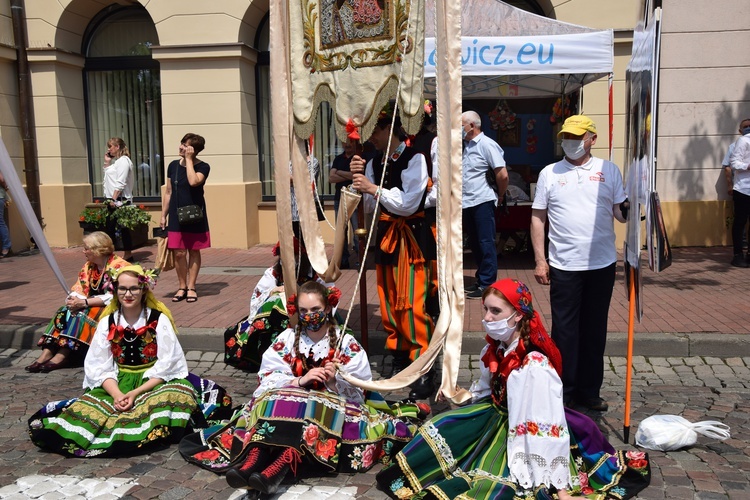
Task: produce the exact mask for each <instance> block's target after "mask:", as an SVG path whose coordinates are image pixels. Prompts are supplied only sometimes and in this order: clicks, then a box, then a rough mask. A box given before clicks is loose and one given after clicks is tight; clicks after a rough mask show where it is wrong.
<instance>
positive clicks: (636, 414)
mask: <svg viewBox="0 0 750 500" xmlns="http://www.w3.org/2000/svg"><path fill="white" fill-rule="evenodd" d="M54 252H55V256H56V258H57V260H58V262H59V264H60V267H61V269H62V272H63V274H64V275H65V276H66V278H67V279H68V281H70V282H71V283H72V282H73V280H74V279H75V276H76V274H77V272H78V270H79V269H80V267H81V265H82V263H83V256H82V252H81V249H80V248H73V249H56V250H55V251H54ZM153 252H154V248H153V247H150V248H146V249H142V250H139V251H136V252H135V255H136V257H137V258H138V259H140V260H141V261H143V262H144V263H145V264H146V265H148V264H149V263H152V262H153ZM203 255H204V258H203V263H204V267H203V271H202V273H201V277H200V279H199V283H198V293H199V294H200V299H199V300H198V302H196V303H195V304H187V303H185V302H181V303H177V304H172V303H170V302H169V298H170V297H171V294H172V293H173V292H174V290H175V289H176V288H177V281H176V276H175V274H174V273H173V272H171V273H166V274H165V275H164V276H163V277H162V279H161V280H160V282H159V285H158V287H157V289H156V293H157V296H158V297H160V298H161V299H163V300H165V302H167V303H168V305H169V306H170V307H171V308H172V311H173V312H174V315H175V319H176V321H177V324H178V326H179V328H180V340H181V342H182V343H183V346H184V347H185V350H186V352H187V357H188V360H189V364H190V367H191V369H192V370H193V371H194V372H195V373H197V374H199V375H202V376H206V377H209V378H212V379H214V380H216V381H217V382H219V383H220V384H222V385H224V386H225V387H226V388H227V389H228V390H229V391H230V393H231V394H232V396H233V397H234V399H235V403H236V404H241V403H243V402H245V401H246V400H248V399H249V397H250V395H251V393H252V391H253V389H254V388H255V386H256V384H257V381H256V376H255V375H253V374H247V373H244V372H241V371H238V370H235V369H234V368H231V367H228V366H226V365H225V364H224V363H223V362H222V359H221V354H220V352H221V351H222V350H223V346H222V339H223V335H222V333H223V330H224V329H225V328H226V327H227V326H229V325H230V324H232V323H233V322H236V321H237V320H239V319H240V318H241V317H242V316H243V315H244V314H245V311H246V309H247V307H248V301H249V294H250V291H251V290H252V289H253V287H254V286H255V283H256V281H257V280H258V277H259V276H260V275H261V274H262V272H263V271H264V270H265V268H266V267H268V266H269V265H271V263H272V261H273V256H272V255H271V253H270V246H258V247H254V248H252V249H249V250H226V249H210V250H208V251H205V252H204V254H203ZM727 255H728V251H727V250H726V249H713V248H708V249H706V248H689V249H676V250H675V263H674V264H673V266H672V267H671V268H669V269H667V270H666V271H665V272H664V273H661V274H658V275H657V274H653V273H651V272H650V271H648V270H646V271H645V272H644V295H643V297H644V304H645V314H646V315H645V317H644V321H643V322H642V323H640V324H636V325H635V331H636V332H637V335H636V346H635V347H636V353H641V354H642V355H639V356H636V357H635V359H634V382H633V393H632V394H633V396H632V397H633V399H632V428H631V441H632V439H633V436H634V435H635V432H636V430H637V425H638V423H639V422H640V421H641V420H642V419H643V418H645V417H647V416H650V415H653V414H656V413H670V414H679V415H682V416H684V417H686V418H688V419H689V420H691V421H698V420H705V419H716V420H720V421H723V422H725V423H726V424H728V425H729V426H730V427H731V429H732V438H731V439H729V440H727V441H724V442H718V441H712V440H709V439H707V438H700V439H699V443H698V444H697V445H696V446H694V447H693V448H690V449H688V450H685V451H680V452H672V453H659V452H653V453H651V457H652V467H653V480H652V483H651V486H650V487H649V488H648V489H647V490H645V491H644V492H643V493H642V494H641V495H640V498H647V499H656V498H679V499H683V498H700V499H713V498H717V499H718V498H737V499H744V498H750V486H748V485H750V451H749V450H750V444H749V443H750V422H748V419H749V418H750V417H749V415H750V389H749V388H748V385H749V384H750V382H749V381H750V344H749V343H748V341H750V335H748V332H749V330H750V308H748V307H747V297H748V296H749V295H748V292H750V279H748V278H749V277H750V273H748V271H747V270H743V269H737V268H732V267H729V265H728V264H727V260H728V259H727ZM467 257H470V256H467ZM500 269H501V274H507V275H509V276H517V277H518V278H519V279H521V280H523V281H525V282H526V283H527V284H529V286H530V287H531V289H532V293H533V294H534V297H535V301H536V304H537V307H538V309H539V310H540V311H541V312H542V313H543V316H544V318H545V321H546V322H547V323H548V324H549V299H548V289H547V288H545V287H542V286H540V285H537V284H536V283H535V282H534V279H533V262H532V261H531V260H530V257H529V256H528V255H526V256H510V257H507V258H503V259H501V261H500ZM0 272H1V275H2V278H1V279H2V281H0V382H2V383H3V386H4V387H6V388H9V390H7V391H6V392H4V393H3V394H2V395H0V498H19V499H20V498H41V499H44V500H47V499H50V500H51V499H57V498H62V497H63V495H70V494H73V493H77V494H78V495H79V496H78V497H77V498H102V499H104V498H107V499H113V498H128V499H130V498H133V499H146V498H161V499H165V500H166V499H177V498H190V499H193V498H197V499H200V498H219V499H222V498H240V497H242V496H243V492H242V491H239V490H233V489H231V488H229V487H228V486H227V484H226V481H225V480H224V479H223V478H222V477H219V476H215V475H214V474H212V473H210V472H207V471H203V470H201V469H199V468H197V467H195V466H193V465H190V464H188V463H186V462H185V461H184V460H183V459H182V458H181V457H180V455H179V453H178V451H177V447H176V446H172V447H171V448H169V449H167V450H163V451H159V452H155V453H152V454H150V455H148V456H141V457H131V458H120V459H91V460H80V459H67V458H63V457H61V456H58V455H53V454H48V453H43V452H40V451H38V450H37V449H36V447H34V445H33V444H32V443H31V442H30V441H29V439H28V435H27V433H26V421H27V419H28V418H29V417H30V416H31V415H32V414H33V413H34V412H35V411H36V410H38V408H39V407H40V405H42V404H44V403H45V402H47V401H51V400H55V399H63V398H69V397H74V396H77V395H79V394H80V392H81V380H82V370H81V369H80V368H78V369H70V370H65V373H64V375H65V377H60V376H59V375H58V374H60V373H62V372H58V374H55V375H44V374H29V373H27V372H25V371H24V370H23V367H24V366H26V365H27V364H29V363H31V361H32V360H33V359H34V357H35V355H36V354H35V352H34V351H33V350H31V348H32V346H33V344H34V343H35V340H36V339H37V338H38V335H39V333H40V331H41V330H42V329H43V327H44V325H45V324H46V323H47V321H49V318H50V317H51V316H52V314H53V313H54V311H55V310H56V309H57V308H58V307H59V306H60V305H61V304H62V302H63V299H64V296H65V293H64V291H63V290H62V288H61V287H60V286H59V285H58V284H57V283H56V281H55V279H54V276H53V274H52V272H51V271H50V269H49V267H48V266H47V264H46V262H45V261H44V259H43V258H42V256H41V255H38V254H37V255H32V256H26V257H24V256H16V257H12V258H10V259H4V260H3V261H2V262H0ZM472 274H473V270H471V269H467V270H466V271H465V275H466V276H467V277H468V276H471V275H472ZM621 275H622V273H621V269H620V279H619V280H618V283H617V285H616V287H615V291H614V297H613V303H612V308H611V311H610V324H609V331H610V340H609V342H608V353H609V354H610V355H609V356H608V357H607V358H606V366H607V371H606V378H605V384H604V388H603V396H604V397H605V398H606V399H607V400H608V401H609V402H610V405H611V406H610V407H611V409H610V411H609V412H608V413H606V414H604V415H598V414H592V417H595V418H596V419H597V421H598V423H599V425H600V428H601V429H602V430H603V431H604V432H605V433H606V434H607V435H608V438H609V439H610V441H611V442H612V443H613V445H615V447H618V448H621V447H624V446H625V445H624V443H622V422H623V403H622V401H623V399H624V373H625V360H624V358H623V355H624V353H625V350H624V332H625V331H626V330H627V302H626V300H625V290H624V286H623V283H622V279H621ZM355 280H356V272H355V271H353V270H347V271H344V274H343V276H342V277H341V279H339V280H338V283H337V285H338V286H339V287H340V288H341V289H342V292H343V297H344V299H345V300H346V299H347V298H349V297H351V295H352V291H353V288H354V282H355ZM367 290H368V318H369V319H368V321H369V324H370V352H371V354H372V355H371V361H372V363H373V372H374V373H375V374H376V375H377V374H378V373H380V372H381V371H383V368H384V367H383V356H382V333H379V331H380V329H381V328H382V326H381V325H380V323H379V321H380V319H379V311H378V305H377V295H376V291H375V279H374V272H373V271H368V273H367ZM342 307H343V308H344V309H345V308H346V307H347V305H343V303H342ZM480 308H481V304H480V301H477V300H467V302H466V313H465V328H464V329H465V334H464V349H463V352H464V354H463V356H462V361H461V372H460V374H459V383H460V384H461V385H462V386H464V387H468V385H469V383H470V381H471V380H472V378H473V377H475V376H477V373H476V368H477V367H478V360H477V359H476V356H477V354H478V352H479V346H481V344H482V342H483V341H482V336H483V335H482V334H481V332H480V330H481V309H480ZM351 326H352V327H353V329H354V330H355V332H359V331H360V328H359V305H358V304H355V305H354V310H353V314H352V321H351ZM644 354H645V355H646V357H644ZM385 368H386V369H387V366H386V367H385ZM53 376H54V378H50V377H53ZM50 382H51V383H50ZM405 395H406V391H398V392H395V393H392V394H389V395H387V396H388V397H389V398H391V399H399V398H402V397H404V396H405ZM445 408H446V406H445V404H442V405H436V406H433V409H434V411H435V412H439V411H441V410H443V409H445ZM378 470H379V468H375V469H374V470H373V471H370V472H369V473H367V474H360V475H353V476H347V475H341V476H338V477H336V476H331V477H323V478H317V479H308V480H305V481H302V482H301V483H299V484H298V485H295V486H291V487H288V488H287V489H285V490H284V491H283V492H282V493H280V494H279V495H276V497H275V498H283V499H285V500H293V499H307V498H311V499H312V498H365V499H368V498H370V499H383V498H386V497H385V495H384V494H383V493H382V492H380V491H378V490H377V489H376V488H375V486H374V474H376V473H377V471H378ZM73 483H75V485H74V486H71V484H73Z"/></svg>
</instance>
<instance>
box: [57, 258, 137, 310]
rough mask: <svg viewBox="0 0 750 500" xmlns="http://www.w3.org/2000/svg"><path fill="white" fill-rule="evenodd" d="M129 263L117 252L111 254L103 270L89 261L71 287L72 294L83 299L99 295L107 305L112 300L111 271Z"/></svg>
mask: <svg viewBox="0 0 750 500" xmlns="http://www.w3.org/2000/svg"><path fill="white" fill-rule="evenodd" d="M129 265H130V263H129V262H128V261H126V260H125V259H123V258H122V257H120V256H118V255H115V254H112V255H110V256H109V258H108V259H107V262H106V263H105V264H104V269H102V270H100V269H98V268H97V266H95V265H94V264H92V263H91V262H88V261H87V262H86V263H85V264H84V265H83V267H82V268H81V271H80V272H79V273H78V279H77V280H76V282H75V284H74V285H73V287H72V288H71V294H73V295H76V296H78V297H80V298H82V299H87V298H91V297H99V298H100V299H102V300H103V301H104V305H105V306H106V305H107V304H109V302H110V301H111V300H112V280H111V278H110V275H109V272H110V271H111V270H113V269H119V268H121V267H125V266H129Z"/></svg>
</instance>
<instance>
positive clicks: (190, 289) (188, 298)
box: [185, 288, 198, 304]
mask: <svg viewBox="0 0 750 500" xmlns="http://www.w3.org/2000/svg"><path fill="white" fill-rule="evenodd" d="M188 292H195V297H191V296H189V295H188V294H187V293H188ZM185 302H187V303H188V304H192V303H193V302H198V292H197V291H196V290H195V288H188V289H187V291H185Z"/></svg>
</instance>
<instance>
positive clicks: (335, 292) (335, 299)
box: [286, 286, 341, 317]
mask: <svg viewBox="0 0 750 500" xmlns="http://www.w3.org/2000/svg"><path fill="white" fill-rule="evenodd" d="M340 299H341V290H340V289H339V288H338V287H335V286H331V287H327V288H326V302H327V303H328V305H329V306H331V307H336V306H338V305H339V300H340ZM286 312H287V314H288V315H289V317H292V316H294V315H295V314H297V294H296V293H295V294H292V295H290V296H289V298H288V299H286Z"/></svg>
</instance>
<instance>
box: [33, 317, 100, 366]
mask: <svg viewBox="0 0 750 500" xmlns="http://www.w3.org/2000/svg"><path fill="white" fill-rule="evenodd" d="M103 310H104V308H103V307H88V308H86V309H83V310H82V311H80V312H79V313H74V314H71V312H70V310H68V308H67V307H66V306H62V307H61V308H60V309H58V310H57V312H56V313H55V315H54V316H53V317H52V320H51V321H50V322H49V324H48V325H47V329H46V330H45V331H44V334H43V335H42V338H40V339H39V342H38V343H37V345H38V346H39V347H42V348H44V347H49V348H52V349H57V348H59V347H67V348H69V349H70V350H71V351H72V352H73V353H74V354H75V355H77V356H78V357H79V358H80V359H81V360H83V358H85V357H86V353H87V352H88V350H89V344H90V343H91V339H92V337H93V336H94V332H95V331H96V325H97V324H98V323H99V316H100V315H101V313H102V311H103Z"/></svg>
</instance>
